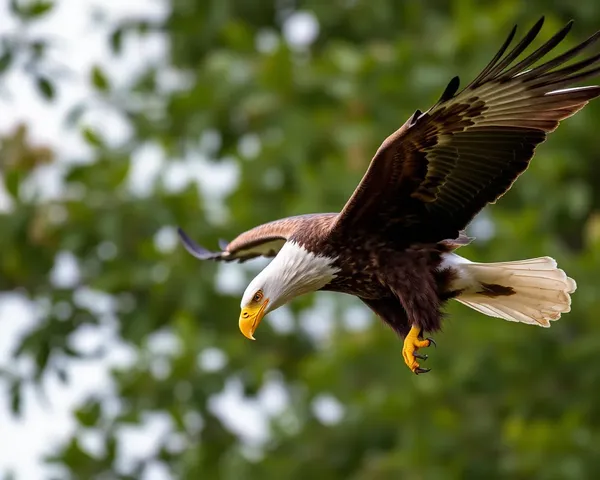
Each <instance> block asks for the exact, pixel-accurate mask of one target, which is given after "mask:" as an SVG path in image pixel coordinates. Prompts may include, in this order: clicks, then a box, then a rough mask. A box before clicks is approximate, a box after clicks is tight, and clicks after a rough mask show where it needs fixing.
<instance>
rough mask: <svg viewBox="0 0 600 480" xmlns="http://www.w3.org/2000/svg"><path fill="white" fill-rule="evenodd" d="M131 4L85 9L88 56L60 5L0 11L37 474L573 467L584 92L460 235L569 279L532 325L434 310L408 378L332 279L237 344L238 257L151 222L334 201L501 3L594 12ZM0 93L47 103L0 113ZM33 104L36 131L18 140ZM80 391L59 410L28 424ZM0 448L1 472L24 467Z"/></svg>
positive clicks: (597, 327)
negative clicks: (58, 31) (193, 251)
mask: <svg viewBox="0 0 600 480" xmlns="http://www.w3.org/2000/svg"><path fill="white" fill-rule="evenodd" d="M80 3H81V4H84V3H86V2H80ZM108 3H110V2H108ZM125 3H126V2H124V4H125ZM136 3H137V4H138V6H137V8H136V9H132V11H131V12H125V14H123V15H121V16H119V18H118V19H115V18H114V17H111V16H110V15H108V16H107V15H103V14H102V11H103V8H108V7H107V6H106V5H108V4H106V5H104V6H103V4H102V3H97V4H93V5H92V7H93V8H92V7H90V9H89V12H88V13H86V15H87V14H89V18H88V19H87V23H86V25H88V27H89V35H90V36H91V35H95V37H94V38H96V39H97V38H100V43H101V45H102V46H103V48H104V57H102V59H101V60H97V59H96V57H95V55H96V53H97V52H96V51H95V50H93V49H90V52H89V58H88V60H89V61H88V63H87V64H86V63H77V64H73V63H70V61H69V59H68V57H65V56H64V52H65V51H68V49H69V47H70V45H68V44H65V42H64V41H61V39H60V38H57V37H56V36H55V35H53V34H50V33H48V32H47V29H45V27H44V25H47V24H48V22H50V21H51V20H52V18H53V17H52V16H53V15H57V13H56V12H57V11H59V9H62V10H60V11H64V10H65V8H66V7H65V5H66V4H68V5H69V7H68V8H69V9H70V8H71V7H72V8H75V4H74V2H72V1H67V0H64V1H63V2H61V1H60V0H57V1H56V2H52V1H46V0H36V1H33V2H20V1H16V0H13V1H11V2H10V3H9V2H8V1H6V5H5V6H4V7H3V8H4V10H5V11H6V12H5V13H6V15H5V16H4V17H3V18H4V19H6V21H8V19H9V18H10V21H11V22H12V23H11V25H12V26H13V28H10V29H9V28H7V29H4V31H0V33H1V34H2V37H1V38H0V49H1V50H0V93H1V94H2V99H1V101H2V102H3V103H2V105H4V106H3V110H4V113H3V112H1V111H0V116H2V117H4V118H3V119H2V125H4V126H6V128H4V129H3V131H0V137H1V138H0V168H1V175H0V179H1V180H0V183H3V185H4V195H3V196H4V202H3V208H2V210H1V212H0V232H1V234H0V251H1V252H2V254H1V258H0V291H1V292H3V293H2V296H1V297H0V303H1V302H5V303H6V302H13V303H14V302H16V301H17V300H18V302H20V303H19V304H20V305H22V306H23V305H25V307H20V309H19V310H18V311H19V312H23V313H22V315H21V314H19V315H12V316H11V315H7V314H6V309H5V314H4V315H2V316H0V337H2V338H3V343H1V345H8V346H6V348H5V349H4V351H2V352H0V358H1V359H3V360H2V363H0V387H1V388H0V394H1V395H2V402H0V405H1V406H2V407H3V409H4V410H5V412H4V415H5V416H4V417H3V418H9V417H13V418H16V419H25V418H27V415H29V414H28V409H30V408H33V407H32V405H33V404H34V403H35V402H38V403H39V404H40V405H42V407H39V408H40V409H41V411H46V412H47V414H46V416H45V417H39V418H40V420H39V421H31V420H30V421H28V422H25V420H22V421H21V420H18V421H17V422H16V423H13V424H12V425H13V426H12V427H11V428H12V430H11V431H12V432H13V434H14V435H17V433H18V435H19V438H21V441H23V439H25V442H27V438H28V437H29V438H30V439H31V441H32V442H33V441H34V440H35V439H36V438H38V437H37V436H38V435H39V430H40V429H42V430H43V429H45V428H46V427H48V428H50V427H51V428H50V430H47V431H46V435H49V436H50V438H52V441H48V442H47V443H45V444H44V448H43V452H42V454H43V461H44V462H46V466H39V469H38V470H36V471H38V473H39V472H46V473H39V475H40V477H39V478H61V479H62V478H73V479H113V478H123V479H125V478H127V479H129V478H131V479H134V478H135V479H137V478H144V479H163V478H182V479H188V478H189V479H196V478H202V479H204V478H206V479H213V478H218V479H225V480H243V479H263V480H265V479H288V478H289V479H304V478H312V479H315V480H316V479H352V480H379V479H409V480H413V479H414V480H421V479H423V480H425V479H427V480H430V479H431V480H434V479H451V478H457V479H458V478H468V479H480V478H511V479H520V478H528V479H531V478H535V479H588V478H590V479H591V478H596V476H597V475H600V401H599V400H598V399H599V395H600V319H599V318H598V317H599V316H600V299H599V298H598V295H597V290H598V272H599V271H600V249H599V248H598V247H599V246H600V215H599V212H600V161H599V160H600V158H599V156H600V153H599V145H600V143H599V142H600V140H599V137H598V134H599V132H600V126H599V124H600V102H596V103H594V104H592V105H590V106H588V107H587V108H586V109H584V110H583V111H582V112H580V113H578V114H577V115H576V116H575V117H573V118H572V119H569V120H567V121H566V122H564V123H563V124H562V125H561V126H560V127H559V129H558V130H557V132H555V133H554V134H552V135H551V136H550V139H549V141H548V142H546V143H545V144H543V145H542V146H541V147H540V148H538V150H537V155H536V158H535V159H534V161H533V163H532V165H531V167H530V168H529V170H528V172H527V173H526V174H525V175H524V176H523V177H521V179H520V180H519V182H517V183H516V185H515V186H514V188H513V189H512V190H511V191H510V192H509V193H508V194H507V195H506V196H505V197H504V198H503V199H502V200H501V201H500V202H499V204H498V205H496V206H494V207H492V208H488V209H486V210H485V211H484V212H483V214H482V215H480V216H479V217H478V218H477V220H476V221H475V222H474V223H473V224H472V228H471V229H470V231H469V233H471V234H472V235H474V236H477V237H478V239H477V241H476V242H475V243H474V244H472V245H471V246H469V247H467V248H464V249H463V250H462V251H461V254H463V255H465V256H467V257H469V258H471V259H473V260H476V261H502V260H516V259H521V258H528V257H534V256H539V255H551V256H553V257H555V258H556V259H557V260H558V262H559V265H560V266H561V267H562V268H564V269H565V270H566V271H567V272H568V273H569V275H570V276H572V277H574V278H575V279H576V280H577V282H578V285H579V289H578V290H577V292H576V294H575V295H574V297H573V310H572V312H571V313H570V314H568V315H566V316H564V317H563V319H562V320H561V321H559V322H558V323H555V324H553V326H552V328H551V329H541V328H535V327H531V326H525V325H519V324H513V323H509V322H505V321H502V320H499V319H494V318H489V317H485V316H482V315H480V314H478V313H476V312H473V311H470V310H468V309H467V308H465V307H463V306H460V305H457V304H456V305H455V304H452V305H451V306H450V308H449V313H450V315H449V317H448V319H447V320H446V321H445V328H444V331H443V332H442V333H441V334H438V335H437V336H436V341H437V343H438V348H437V349H436V350H434V351H431V352H428V353H430V358H429V360H428V362H427V366H428V367H431V368H432V371H431V373H429V374H428V375H423V376H419V377H416V376H414V375H412V374H411V373H410V372H409V371H408V369H407V368H406V367H405V365H404V362H403V360H402V354H401V348H402V344H401V341H400V340H399V339H398V338H396V336H395V335H394V334H393V333H392V331H391V330H389V329H388V328H387V327H385V326H384V325H382V324H381V323H380V322H379V321H377V320H376V319H375V318H372V316H371V314H370V312H368V311H367V310H366V308H365V307H364V306H362V304H360V303H359V302H358V301H357V300H355V299H353V298H350V297H345V296H342V295H335V294H329V293H319V294H315V295H310V296H307V297H306V298H301V299H299V300H297V301H295V302H294V303H293V304H292V305H290V306H289V308H288V307H286V308H283V309H281V310H279V311H278V312H275V313H273V314H272V315H270V316H269V317H267V318H266V319H265V321H264V322H263V325H262V326H261V328H260V329H259V331H258V332H257V339H258V341H257V342H249V341H247V340H246V339H245V338H244V337H243V336H242V335H241V334H240V332H239V331H238V326H237V318H238V313H239V300H240V295H241V293H242V292H243V290H244V288H245V286H246V284H247V282H249V281H250V279H251V278H252V276H253V275H254V274H256V272H257V271H258V270H260V269H261V268H262V267H263V266H264V265H265V262H264V261H257V262H254V263H248V264H244V265H216V264H213V263H199V262H197V261H196V260H194V259H193V258H192V257H190V256H189V255H188V254H187V253H186V252H185V251H184V250H183V248H181V247H180V246H179V245H178V244H177V242H176V237H175V230H174V228H175V227H176V226H178V225H181V226H182V227H184V228H185V229H186V230H187V231H188V232H189V234H190V235H191V236H192V237H193V238H195V239H197V240H198V241H199V242H200V243H201V244H203V245H205V246H207V247H209V248H215V247H216V245H217V241H218V239H219V238H226V239H232V238H233V237H234V236H235V235H236V234H237V233H239V232H240V231H243V230H245V229H248V228H250V227H252V226H254V225H256V224H259V223H262V222H266V221H268V220H271V219H275V218H280V217H284V216H289V215H294V214H299V213H306V212H318V211H336V210H339V209H340V208H341V207H342V206H343V204H344V202H345V201H346V199H347V198H348V197H349V195H350V194H351V193H352V191H353V190H354V188H355V186H356V184H357V183H358V182H359V180H360V178H361V176H362V174H363V172H364V170H365V169H366V167H367V165H368V162H369V161H370V158H371V156H372V154H373V153H374V152H375V151H376V149H377V147H378V146H379V144H380V142H381V141H382V140H383V139H384V138H385V137H386V136H387V135H389V134H390V133H391V132H393V131H394V130H395V129H396V128H398V127H399V126H400V125H401V124H402V123H404V121H405V120H406V119H407V118H408V117H409V116H410V115H411V114H412V113H413V112H414V110H415V109H417V108H419V109H421V110H425V109H427V108H428V107H429V106H430V105H432V104H433V102H435V101H436V100H437V98H438V97H439V95H440V94H441V92H442V91H443V89H444V87H445V86H446V84H447V82H448V81H449V79H450V78H451V77H452V76H454V75H460V77H461V80H462V84H463V85H465V84H467V83H468V82H469V81H470V80H471V79H472V78H473V77H474V76H475V75H476V74H477V73H478V72H479V70H480V69H481V68H483V67H484V66H485V64H486V63H487V61H488V60H489V59H490V58H491V56H492V55H493V54H494V53H495V52H496V50H497V49H498V48H499V47H500V45H501V44H502V42H503V41H504V39H505V37H506V35H507V34H508V32H509V31H510V28H511V27H512V26H513V24H515V23H518V24H519V27H520V29H519V33H520V34H522V33H524V32H525V31H526V30H527V29H528V28H529V27H530V26H531V25H533V23H534V22H535V21H536V20H537V19H538V18H539V16H540V15H542V14H543V15H546V17H547V21H546V25H545V27H544V29H543V31H542V34H541V36H540V39H539V40H538V41H537V42H536V45H539V44H540V43H541V41H542V40H544V39H547V38H549V37H550V35H552V34H553V33H554V32H555V31H556V30H557V29H559V28H560V27H561V26H562V25H563V24H564V23H565V22H567V21H568V20H569V19H570V18H574V19H575V20H576V23H575V27H574V29H573V32H572V34H571V35H570V36H569V37H568V39H567V41H566V42H565V43H564V46H561V48H560V49H559V51H562V50H565V49H566V48H569V47H572V46H573V45H574V44H575V43H576V42H578V41H581V40H583V39H585V38H587V36H589V35H591V34H592V33H593V32H595V31H596V30H597V29H600V2H598V1H597V0H579V1H577V2H563V1H554V0H532V1H529V2H520V1H516V0H514V1H511V0H502V1H497V2H488V1H470V0H455V1H452V2H443V1H416V0H415V1H399V0H398V1H395V0H368V1H367V0H329V1H327V2H325V1H316V0H314V1H300V0H298V1H294V0H277V1H274V0H253V1H242V0H239V1H235V0H171V1H168V0H164V1H163V2H160V4H159V2H153V1H138V2H136ZM157 5H158V7H157ZM157 10H158V13H157ZM90 12H91V13H90ZM72 15H75V16H76V15H83V13H80V12H79V10H77V9H75V10H73V11H72ZM61 18H62V17H61ZM73 18H75V17H73ZM3 21H4V20H3ZM43 27H44V28H43ZM89 38H91V37H88V36H87V35H83V36H82V37H81V38H80V39H78V40H77V42H75V43H79V42H81V43H80V44H79V45H78V47H79V48H80V49H84V52H85V48H86V42H88V41H91V40H89ZM153 42H154V43H156V42H158V43H160V45H161V47H160V48H158V50H157V49H156V48H154V49H153V47H152V45H153ZM157 51H158V54H157ZM81 65H85V67H81ZM115 65H118V66H119V69H118V72H117V70H116V69H115ZM11 75H12V76H13V77H11ZM15 75H18V77H15ZM10 78H13V81H12V83H10V82H8V80H7V81H6V82H4V81H3V79H10ZM14 78H20V79H23V80H22V82H15V81H14ZM124 78H125V80H124ZM598 81H599V82H600V80H598ZM596 83H598V82H596ZM11 85H12V86H11ZM11 89H12V92H11ZM15 90H17V91H18V92H21V93H22V92H23V91H26V92H28V93H26V95H28V96H31V97H32V98H33V97H35V102H37V103H39V104H42V105H43V108H45V109H47V110H48V111H51V112H53V113H52V114H51V115H50V116H48V115H46V116H44V117H43V119H42V118H38V117H37V116H36V115H30V116H29V117H26V118H21V117H20V116H18V115H15V116H14V118H7V115H11V114H10V112H11V110H10V108H9V107H10V105H11V102H12V101H13V99H14V97H13V96H12V95H13V94H14V93H15ZM18 92H17V93H18ZM73 92H76V93H77V94H75V93H73ZM70 94H72V95H71V96H69V95H70ZM65 99H72V100H65ZM32 101H33V100H32ZM55 105H61V108H57V109H54V110H53V109H52V108H53V106H55ZM40 108H41V107H40ZM48 119H50V120H48ZM42 122H44V125H41V123H42ZM38 123H39V124H40V125H38ZM49 124H52V125H54V124H55V125H56V126H57V127H56V128H57V131H60V132H62V133H61V134H60V135H57V136H55V137H54V138H52V139H51V140H47V141H42V140H40V139H39V138H37V139H36V137H35V135H33V134H32V133H31V132H35V129H36V127H38V126H45V127H47V126H48V125H49ZM9 126H10V128H9ZM63 135H64V136H63ZM66 139H70V140H69V141H70V142H75V143H76V144H77V146H78V147H77V148H75V149H71V150H69V151H66V150H65V148H64V144H65V142H66V141H67V140H66ZM49 184H52V185H54V187H53V188H51V189H49V188H48V185H49ZM47 190H51V192H50V193H48V192H47ZM44 192H45V193H44ZM0 203H2V202H0ZM0 307H1V305H0ZM0 310H1V308H0ZM11 311H17V310H11ZM25 317H27V318H29V320H28V321H27V322H25V320H24V318H25ZM19 325H21V326H22V328H21V327H19ZM17 327H19V328H17ZM9 337H10V342H9V341H8V339H9ZM117 351H118V352H120V353H119V354H118V355H116V353H115V352H117ZM116 356H117V357H119V358H118V359H115V357H116ZM89 365H100V367H98V368H99V370H98V368H96V367H94V368H95V369H92V370H86V368H87V367H86V366H89ZM84 367H86V368H84ZM98 372H104V373H102V375H100V374H99V373H98ZM97 375H98V376H97ZM83 384H86V385H88V386H89V388H87V389H86V390H85V393H84V394H81V395H79V396H78V397H77V400H76V401H75V402H74V403H72V404H69V405H70V406H69V407H68V411H67V414H66V415H67V417H66V419H67V420H68V422H69V423H68V425H69V426H68V428H67V427H66V426H65V427H63V426H61V425H62V424H60V422H56V423H51V419H52V418H53V417H52V415H53V413H52V412H53V411H55V410H53V408H57V404H58V406H60V404H61V402H62V400H61V398H63V397H64V395H67V393H65V392H69V391H71V390H70V389H77V387H78V385H83ZM57 392H61V393H60V395H59V394H58V393H57ZM65 421H66V420H65ZM19 422H21V423H19ZM46 422H50V423H46ZM149 425H150V426H149ZM152 425H154V427H152ZM156 425H158V426H156ZM34 427H35V428H34ZM48 431H50V434H48ZM3 432H4V433H3ZM6 432H7V430H6V429H5V427H4V426H3V425H0V445H2V443H3V442H4V443H5V447H2V448H1V450H2V451H4V455H5V456H6V452H7V451H8V450H7V449H8V448H9V447H10V445H9V444H10V443H11V438H12V437H11V436H10V435H8V434H7V433H6ZM152 432H154V433H152ZM157 432H158V433H157ZM11 435H12V434H11ZM2 437H4V438H2ZM150 437H152V445H151V446H150V447H148V445H146V444H147V443H148V442H149V441H150V440H149V439H150ZM15 438H16V437H15ZM2 451H0V460H4V465H5V468H4V472H2V471H1V470H2V469H1V468H0V475H3V473H4V475H5V476H4V477H3V478H6V479H9V478H21V477H22V478H25V477H24V476H22V475H21V476H19V471H21V470H20V465H19V460H18V459H17V458H16V457H13V458H4V459H2V455H3V453H2ZM0 465H2V462H0ZM21 466H23V465H21ZM29 478H33V477H29Z"/></svg>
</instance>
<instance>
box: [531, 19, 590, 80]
mask: <svg viewBox="0 0 600 480" xmlns="http://www.w3.org/2000/svg"><path fill="white" fill-rule="evenodd" d="M598 39H600V30H599V31H597V32H596V33H594V34H593V35H592V36H591V37H589V38H588V39H587V40H585V41H583V42H582V43H580V44H579V45H577V46H575V47H573V48H571V49H570V50H568V51H566V52H565V53H563V54H561V55H559V56H558V57H555V58H553V59H552V60H550V61H549V62H546V63H543V64H542V65H539V66H538V67H535V68H532V69H531V70H529V71H528V72H526V73H524V74H523V75H522V76H523V78H524V79H525V78H537V77H539V76H540V75H541V74H542V73H545V72H547V71H548V70H552V69H553V68H556V67H558V66H559V65H562V64H563V63H565V62H567V61H568V60H570V59H571V58H573V57H575V56H576V55H577V54H578V53H580V52H582V51H584V50H585V49H586V48H588V47H590V46H592V45H593V44H594V43H596V42H597V41H598ZM592 58H597V57H596V56H595V57H592ZM553 73H554V72H553Z"/></svg>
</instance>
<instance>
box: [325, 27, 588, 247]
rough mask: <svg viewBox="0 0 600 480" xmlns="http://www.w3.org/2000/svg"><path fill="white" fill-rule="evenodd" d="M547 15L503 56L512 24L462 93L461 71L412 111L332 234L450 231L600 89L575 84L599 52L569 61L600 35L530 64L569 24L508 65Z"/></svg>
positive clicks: (435, 237)
mask: <svg viewBox="0 0 600 480" xmlns="http://www.w3.org/2000/svg"><path fill="white" fill-rule="evenodd" d="M543 20H544V19H543V17H542V18H541V19H540V20H539V21H538V22H537V23H536V24H535V26H534V27H533V28H532V29H531V30H530V31H529V33H527V35H525V37H524V38H523V39H522V40H521V41H520V42H519V43H518V44H517V45H516V46H515V47H514V49H512V50H511V51H510V52H509V53H507V54H506V55H504V53H505V52H506V50H507V48H508V47H509V45H510V43H511V42H512V40H513V37H514V35H515V32H516V26H515V27H514V28H513V30H512V32H511V33H510V35H509V37H508V39H507V40H506V42H505V43H504V45H503V46H502V48H501V49H500V51H499V52H498V53H497V54H496V56H495V57H494V58H493V59H492V61H491V62H490V63H489V64H488V65H487V66H486V67H485V68H484V69H483V71H482V72H481V73H480V74H479V76H477V78H476V79H475V80H474V81H473V82H472V83H471V84H470V85H468V86H467V87H466V88H465V89H464V90H462V91H461V92H460V93H458V94H456V92H457V90H458V85H459V80H458V77H455V78H454V79H452V81H451V82H450V83H449V85H448V87H447V88H446V90H445V91H444V93H443V95H442V96H441V98H440V100H439V101H438V103H436V104H435V105H434V106H433V107H432V108H431V109H430V110H428V111H427V112H425V113H421V112H420V111H417V112H415V114H414V115H413V116H412V117H411V118H410V119H409V120H408V121H407V122H406V123H405V124H404V125H403V126H402V127H401V128H400V129H399V130H398V131H396V132H395V133H394V134H392V135H391V136H390V137H388V138H387V139H386V140H385V141H384V142H383V144H382V145H381V147H380V148H379V150H378V151H377V153H376V154H375V157H374V158H373V160H372V161H371V164H370V166H369V169H368V170H367V172H366V174H365V176H364V177H363V179H362V181H361V183H360V184H359V186H358V188H357V189H356V191H355V192H354V194H353V195H352V197H351V198H350V200H349V201H348V202H347V204H346V206H345V207H344V209H343V211H342V212H341V214H340V217H339V219H338V221H337V222H336V224H335V225H334V226H333V229H334V231H337V232H338V233H343V232H346V231H349V228H350V227H354V226H356V225H360V224H364V223H365V222H371V223H372V222H373V221H379V222H380V224H385V225H398V226H400V227H401V228H402V231H403V237H405V239H406V240H407V241H439V240H442V239H446V238H454V237H455V236H457V235H458V232H459V231H460V230H462V229H464V228H465V227H466V226H467V224H468V223H469V222H470V221H471V220H472V219H473V217H474V216H475V215H476V214H477V213H478V212H479V211H480V210H481V209H482V208H483V207H484V206H485V205H486V204H488V203H493V202H495V201H496V200H497V199H498V198H499V197H500V196H502V195H503V194H504V193H505V192H506V191H507V190H508V189H509V188H510V187H511V185H512V184H513V182H514V181H515V180H516V179H517V177H518V176H519V175H520V174H521V173H523V171H525V169H526V168H527V167H528V165H529V161H530V160H531V158H532V157H533V155H534V150H535V148H536V146H537V145H538V144H540V143H542V142H543V141H544V140H545V139H546V135H547V133H549V132H552V131H553V130H554V129H555V128H556V127H557V126H558V124H559V121H560V120H562V119H564V118H567V117H569V116H571V115H573V114H574V113H575V112H577V111H578V110H580V109H581V108H583V107H584V106H585V105H586V104H587V103H588V101H589V100H591V99H593V98H595V97H598V96H599V95H600V87H598V86H588V87H576V88H569V87H571V86H572V85H574V84H577V83H579V82H581V81H583V80H586V79H588V78H591V77H593V76H597V75H598V73H599V72H600V67H599V66H598V65H599V64H600V55H598V54H596V55H593V56H591V57H589V58H587V59H584V60H581V61H579V62H577V63H572V64H570V65H568V66H565V65H564V64H565V63H566V62H568V61H569V60H572V59H573V58H575V57H576V56H577V55H578V54H580V53H582V52H583V51H585V50H587V49H588V48H589V47H590V46H592V45H593V44H594V43H596V42H597V41H598V39H599V38H600V32H598V33H596V34H594V35H592V36H591V37H590V38H588V39H587V40H586V41H584V42H583V43H581V44H579V45H578V46H576V47H574V48H572V49H570V50H568V51H567V52H565V53H563V54H561V55H559V56H557V57H556V58H554V59H552V60H549V61H547V62H545V63H542V64H541V65H539V66H536V67H534V68H532V65H533V64H534V63H536V62H537V61H538V60H540V59H541V58H543V57H544V56H545V55H546V54H547V53H549V52H550V51H551V50H553V49H554V48H555V47H556V46H557V45H558V44H559V43H560V42H561V41H562V40H563V39H564V38H565V37H566V35H567V33H568V32H569V30H570V29H571V26H572V22H569V23H568V24H567V25H566V26H565V27H564V28H563V29H562V30H560V31H559V32H558V33H557V34H556V35H554V36H553V37H552V38H551V39H550V40H548V41H547V42H546V43H545V44H544V45H542V46H541V47H540V48H538V49H537V50H536V51H534V52H533V53H531V54H530V55H529V56H527V57H526V58H525V59H524V60H522V61H520V62H518V63H516V64H515V65H512V64H513V62H514V61H515V60H516V59H517V57H519V55H520V54H521V53H523V51H524V50H525V49H526V48H527V47H528V46H529V45H530V44H531V42H532V41H533V40H534V39H535V37H536V36H537V34H538V33H539V31H540V29H541V27H542V24H543ZM511 65H512V66H511Z"/></svg>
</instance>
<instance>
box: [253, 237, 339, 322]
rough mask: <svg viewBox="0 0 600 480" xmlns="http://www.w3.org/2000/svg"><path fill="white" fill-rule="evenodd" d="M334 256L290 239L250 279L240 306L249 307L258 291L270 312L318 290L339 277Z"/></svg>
mask: <svg viewBox="0 0 600 480" xmlns="http://www.w3.org/2000/svg"><path fill="white" fill-rule="evenodd" d="M334 260H335V259H334V258H329V257H325V256H322V255H317V254H314V253H312V252H310V251H309V250H306V249H305V248H304V247H302V246H301V245H299V244H297V243H295V242H293V241H289V242H287V243H286V244H285V245H284V246H283V247H282V248H281V250H280V251H279V253H278V254H277V256H276V257H275V258H274V259H273V261H272V262H271V263H269V265H267V266H266V267H265V268H264V269H263V270H262V271H261V272H260V273H259V274H258V275H257V276H256V277H255V278H254V280H252V281H251V282H250V284H249V285H248V287H247V288H246V291H245V292H244V295H243V297H242V302H241V308H244V307H245V306H247V305H248V304H249V303H250V302H251V301H252V297H254V295H255V294H256V292H257V291H259V290H262V292H263V294H264V297H265V298H267V299H269V304H268V307H267V310H266V311H267V312H272V311H273V310H275V309H276V308H279V307H281V306H282V305H284V304H286V303H287V302H289V301H290V300H292V299H293V298H295V297H298V296H300V295H303V294H305V293H310V292H314V291H317V290H319V289H320V288H322V287H324V286H325V285H327V284H328V283H329V282H330V281H331V280H333V279H334V278H335V277H336V273H337V272H338V271H339V269H337V268H335V267H333V262H334Z"/></svg>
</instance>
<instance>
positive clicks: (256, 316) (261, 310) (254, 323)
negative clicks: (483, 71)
mask: <svg viewBox="0 0 600 480" xmlns="http://www.w3.org/2000/svg"><path fill="white" fill-rule="evenodd" d="M268 304H269V299H268V298H265V299H264V300H263V301H262V302H261V303H256V304H252V305H248V306H247V307H244V308H243V309H242V313H240V331H241V332H242V333H243V334H244V336H245V337H246V338H249V339H250V340H256V339H255V338H254V332H255V331H256V329H257V328H258V324H259V323H260V321H261V320H262V318H263V317H264V316H265V309H266V308H267V305H268Z"/></svg>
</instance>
